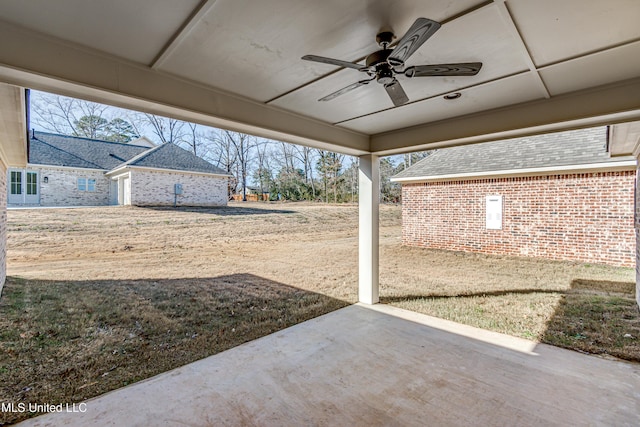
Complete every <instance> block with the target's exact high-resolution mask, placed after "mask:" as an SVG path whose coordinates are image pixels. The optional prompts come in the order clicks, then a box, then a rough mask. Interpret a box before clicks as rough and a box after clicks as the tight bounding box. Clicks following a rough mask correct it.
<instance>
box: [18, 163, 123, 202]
mask: <svg viewBox="0 0 640 427" xmlns="http://www.w3.org/2000/svg"><path fill="white" fill-rule="evenodd" d="M28 170H29V171H36V172H38V181H39V190H40V206H103V205H108V204H109V189H110V184H109V182H110V180H109V179H108V178H107V177H105V175H104V171H101V170H95V171H94V170H90V169H83V170H80V169H75V170H74V169H65V168H56V167H31V168H29V169H28ZM44 177H47V181H48V182H47V183H45V182H44ZM78 178H87V179H95V180H96V191H80V190H78Z"/></svg>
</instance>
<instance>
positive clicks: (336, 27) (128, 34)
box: [0, 0, 640, 154]
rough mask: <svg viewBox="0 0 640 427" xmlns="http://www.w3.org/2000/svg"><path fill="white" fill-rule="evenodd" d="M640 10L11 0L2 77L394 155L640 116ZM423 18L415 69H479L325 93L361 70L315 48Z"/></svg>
mask: <svg viewBox="0 0 640 427" xmlns="http://www.w3.org/2000/svg"><path fill="white" fill-rule="evenodd" d="M639 16H640V2H638V1H637V0H609V1H606V2H604V1H601V0H563V1H561V2H559V1H557V0H537V1H530V0H496V1H480V0H456V1H453V0H432V1H429V2H424V1H411V0H395V1H389V0H387V1H381V0H362V1H357V2H356V1H350V2H343V1H337V2H336V1H329V2H327V1H324V2H319V1H315V0H271V1H268V2H264V1H249V0H205V1H198V0H182V1H179V2H176V1H173V0H113V1H109V2H104V1H102V2H101V1H86V0H58V1H55V2H51V1H49V0H30V1H23V0H3V1H2V2H1V3H0V38H1V39H2V40H3V42H2V44H0V81H4V82H6V83H11V84H15V85H19V86H23V87H32V88H36V89H42V90H48V91H52V92H56V93H61V94H66V95H71V96H77V97H81V98H87V99H91V100H95V101H100V102H105V103H110V104H114V105H119V106H123V107H128V108H135V109H142V110H145V111H152V112H155V113H158V114H165V115H170V116H174V117H177V118H181V119H185V120H191V121H196V122H200V123H203V124H209V125H213V126H219V127H225V128H230V129H235V130H239V131H243V132H247V133H253V134H257V135H262V136H265V137H271V138H276V139H281V140H285V141H289V142H294V143H301V144H306V145H311V146H316V147H322V148H330V149H334V150H336V151H341V152H345V153H349V154H364V153H367V152H374V153H378V154H391V153H396V152H403V151H410V150H415V149H424V148H429V147H436V146H444V145H455V144H461V143H469V142H480V141H484V140H489V139H497V138H506V137H513V136H518V135H525V134H531V133H538V132H547V131H554V130H561V129H567V128H577V127H583V126H591V125H596V124H604V123H617V122H626V121H631V120H638V119H640V78H639V77H638V76H640V26H638V17H639ZM418 17H427V18H430V19H433V20H435V21H438V22H441V23H442V24H443V25H442V28H441V29H440V30H439V31H438V32H436V33H435V35H434V36H433V37H431V38H430V39H429V40H428V41H427V42H426V43H425V44H424V45H422V47H421V48H420V49H418V51H417V52H416V53H415V54H414V55H413V56H412V57H411V58H410V59H409V61H408V65H417V64H434V63H451V62H475V61H477V62H482V63H483V67H482V69H481V71H480V72H479V73H478V74H477V75H476V76H473V77H428V78H427V77H424V78H413V79H408V78H405V77H401V78H400V80H401V83H402V85H403V86H404V89H405V91H406V93H407V95H408V97H409V99H410V102H409V103H407V104H405V105H402V106H400V107H393V104H392V103H391V101H390V100H389V98H388V96H387V95H386V93H385V91H384V89H383V88H382V87H381V86H380V85H378V84H375V83H372V84H370V85H368V86H366V87H362V88H358V89H356V90H353V91H351V92H349V93H347V94H345V95H343V96H341V97H339V98H336V99H334V100H332V101H329V102H318V99H319V98H321V97H323V96H325V95H328V94H330V93H332V92H334V91H336V90H338V89H340V88H342V87H345V86H348V85H349V84H352V83H354V82H357V81H358V80H360V79H362V76H363V75H362V74H360V73H359V72H358V71H356V70H352V69H341V68H338V67H335V66H333V65H326V64H320V63H314V62H308V61H303V60H301V57H302V56H303V55H306V54H315V55H321V56H328V57H332V58H338V59H343V60H346V61H354V62H361V61H362V60H363V58H364V57H365V56H366V55H367V54H369V53H372V52H374V51H376V50H378V49H379V48H378V46H377V45H376V43H375V35H376V33H377V32H378V31H380V30H381V29H383V28H391V29H392V30H393V31H394V32H395V33H396V34H397V35H402V34H404V33H405V32H406V31H407V29H408V28H409V27H410V26H411V24H412V23H413V22H414V21H415V19H416V18H418ZM361 63H362V62H361ZM454 92H460V93H461V95H462V96H461V97H460V98H458V99H455V100H445V99H444V98H443V96H444V95H446V94H449V93H454Z"/></svg>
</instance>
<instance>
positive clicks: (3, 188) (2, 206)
mask: <svg viewBox="0 0 640 427" xmlns="http://www.w3.org/2000/svg"><path fill="white" fill-rule="evenodd" d="M6 278H7V167H6V166H5V165H4V163H3V162H2V161H0V295H2V288H3V287H4V282H5V280H6Z"/></svg>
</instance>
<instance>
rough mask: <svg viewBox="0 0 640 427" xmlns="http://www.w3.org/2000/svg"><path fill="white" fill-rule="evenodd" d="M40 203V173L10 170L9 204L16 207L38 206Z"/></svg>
mask: <svg viewBox="0 0 640 427" xmlns="http://www.w3.org/2000/svg"><path fill="white" fill-rule="evenodd" d="M39 202H40V197H39V194H38V172H32V171H25V170H15V169H14V170H10V171H9V197H8V200H7V203H8V204H15V205H23V204H30V205H31V204H33V205H37V204H38V203H39Z"/></svg>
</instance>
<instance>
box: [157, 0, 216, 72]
mask: <svg viewBox="0 0 640 427" xmlns="http://www.w3.org/2000/svg"><path fill="white" fill-rule="evenodd" d="M215 2H216V0H203V1H201V2H200V4H199V5H198V7H196V8H195V9H194V11H193V12H192V13H191V15H190V16H189V17H188V18H187V20H186V21H185V22H184V23H183V24H182V26H181V27H180V29H179V30H178V31H176V33H175V34H174V35H173V37H171V39H170V40H169V42H168V43H167V44H166V45H165V46H164V48H163V49H162V50H161V51H160V52H158V54H157V55H156V57H155V59H154V60H153V61H152V62H151V64H150V65H149V66H150V67H151V68H158V67H160V66H161V65H162V63H163V62H164V61H165V60H166V59H167V58H168V57H169V56H171V54H172V53H173V52H174V51H175V50H176V48H177V47H178V46H180V43H182V41H183V40H184V39H185V38H187V36H188V35H189V34H190V33H191V31H192V30H193V29H194V28H195V27H196V25H197V24H198V22H200V20H201V19H202V17H204V16H205V15H206V14H207V13H209V10H211V8H212V7H213V5H214V4H215Z"/></svg>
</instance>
